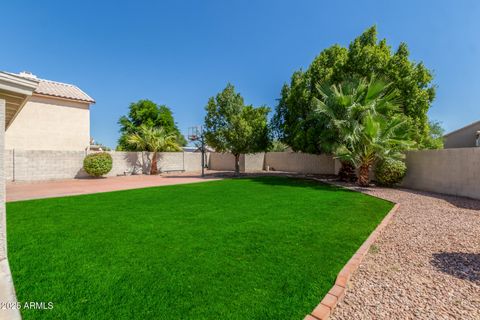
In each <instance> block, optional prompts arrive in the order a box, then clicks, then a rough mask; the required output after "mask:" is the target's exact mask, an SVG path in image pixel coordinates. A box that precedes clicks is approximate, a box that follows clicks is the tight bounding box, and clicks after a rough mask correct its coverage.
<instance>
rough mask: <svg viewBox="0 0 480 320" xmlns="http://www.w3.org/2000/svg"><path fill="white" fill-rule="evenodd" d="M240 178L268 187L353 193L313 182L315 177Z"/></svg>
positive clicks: (316, 181) (274, 176)
mask: <svg viewBox="0 0 480 320" xmlns="http://www.w3.org/2000/svg"><path fill="white" fill-rule="evenodd" d="M240 178H246V179H249V180H251V181H253V182H256V183H261V184H265V185H270V186H285V187H299V188H311V189H316V190H324V191H333V192H346V193H351V192H354V191H352V190H349V189H345V188H342V187H339V186H334V185H331V184H327V183H325V182H321V181H318V180H315V179H313V178H315V176H305V175H295V174H293V175H280V174H279V175H268V176H265V175H264V176H243V177H240Z"/></svg>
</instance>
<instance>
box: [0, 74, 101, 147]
mask: <svg viewBox="0 0 480 320" xmlns="http://www.w3.org/2000/svg"><path fill="white" fill-rule="evenodd" d="M0 75H1V76H3V77H9V78H10V79H17V80H19V81H22V80H24V81H28V82H29V83H31V84H33V85H34V87H35V88H34V90H33V92H32V94H31V95H30V96H28V97H27V98H26V99H25V98H24V97H20V96H17V97H16V96H11V95H10V97H9V98H10V99H9V100H7V106H6V110H5V111H6V118H7V122H6V123H5V130H6V131H5V149H16V150H17V149H22V150H85V148H87V147H88V146H89V145H90V105H91V104H93V103H95V100H93V99H92V98H91V97H90V96H89V95H88V94H86V93H85V92H83V91H82V90H81V89H80V88H78V87H77V86H75V85H72V84H67V83H61V82H56V81H50V80H44V79H39V78H37V77H36V76H35V75H33V74H31V73H28V72H21V73H20V74H13V73H8V72H0ZM1 94H2V92H1V91H0V95H1ZM5 94H6V93H3V95H5Z"/></svg>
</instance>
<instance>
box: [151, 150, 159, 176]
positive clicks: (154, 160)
mask: <svg viewBox="0 0 480 320" xmlns="http://www.w3.org/2000/svg"><path fill="white" fill-rule="evenodd" d="M150 174H153V175H154V174H158V167H157V153H156V152H153V155H152V165H151V168H150Z"/></svg>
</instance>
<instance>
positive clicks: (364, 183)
mask: <svg viewBox="0 0 480 320" xmlns="http://www.w3.org/2000/svg"><path fill="white" fill-rule="evenodd" d="M369 182H370V164H365V163H364V164H362V165H361V166H360V168H359V169H358V185H360V186H361V187H368V184H369Z"/></svg>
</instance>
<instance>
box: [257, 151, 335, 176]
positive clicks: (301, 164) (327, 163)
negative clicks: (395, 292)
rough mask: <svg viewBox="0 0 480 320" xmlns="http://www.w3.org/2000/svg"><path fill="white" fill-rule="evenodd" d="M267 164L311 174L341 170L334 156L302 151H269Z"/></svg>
mask: <svg viewBox="0 0 480 320" xmlns="http://www.w3.org/2000/svg"><path fill="white" fill-rule="evenodd" d="M265 165H266V166H269V167H270V170H276V171H286V172H299V173H310V174H336V173H338V170H339V166H338V164H337V163H336V161H335V159H333V157H332V156H329V155H316V154H308V153H300V152H267V153H266V155H265Z"/></svg>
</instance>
